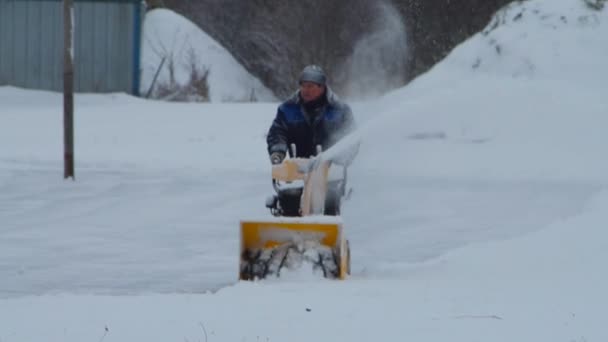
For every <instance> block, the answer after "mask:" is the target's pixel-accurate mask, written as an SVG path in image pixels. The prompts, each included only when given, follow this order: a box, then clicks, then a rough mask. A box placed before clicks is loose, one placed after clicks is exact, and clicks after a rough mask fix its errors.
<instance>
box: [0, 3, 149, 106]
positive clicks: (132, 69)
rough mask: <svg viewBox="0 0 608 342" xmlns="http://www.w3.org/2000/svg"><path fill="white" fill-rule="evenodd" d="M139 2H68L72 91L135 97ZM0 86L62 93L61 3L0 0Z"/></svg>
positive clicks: (139, 21) (138, 42)
mask: <svg viewBox="0 0 608 342" xmlns="http://www.w3.org/2000/svg"><path fill="white" fill-rule="evenodd" d="M141 6H142V4H141V2H140V1H138V0H122V1H121V0H110V1H100V0H94V1H90V0H89V1H79V0H76V1H75V2H74V16H75V36H74V44H75V45H74V82H75V91H77V92H127V93H131V94H137V93H138V87H139V46H140V43H141V37H140V35H141V30H140V28H141V20H140V19H139V18H140V16H141V10H142V7H141ZM0 85H14V86H18V87H24V88H33V89H47V90H55V91H61V90H62V89H63V4H62V1H60V0H0Z"/></svg>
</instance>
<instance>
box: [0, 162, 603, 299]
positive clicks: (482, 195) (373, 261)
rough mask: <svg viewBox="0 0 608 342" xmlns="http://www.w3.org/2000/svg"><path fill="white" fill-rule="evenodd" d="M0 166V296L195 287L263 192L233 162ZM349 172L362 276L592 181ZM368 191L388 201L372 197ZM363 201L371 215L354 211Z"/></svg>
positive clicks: (211, 271) (212, 284)
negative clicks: (68, 170)
mask: <svg viewBox="0 0 608 342" xmlns="http://www.w3.org/2000/svg"><path fill="white" fill-rule="evenodd" d="M24 164H27V165H26V166H27V171H24ZM0 175H1V178H0V179H1V181H0V182H1V183H0V190H1V192H0V208H1V209H0V217H1V218H2V221H3V222H10V225H9V226H8V227H7V226H4V227H3V228H4V229H3V235H2V245H3V250H2V254H3V258H2V260H1V261H0V278H1V279H3V281H2V282H1V283H0V296H2V297H14V296H24V295H42V294H49V293H52V294H57V293H83V294H92V293H94V294H112V295H118V294H121V295H122V294H140V293H200V292H205V291H207V290H217V289H219V288H221V287H223V286H226V285H228V284H233V283H235V282H236V274H237V263H238V253H237V249H238V245H237V244H238V235H237V234H238V230H237V228H238V220H239V219H240V218H241V217H247V216H249V215H257V216H259V215H260V214H262V213H265V209H264V208H263V202H264V198H265V195H266V194H268V193H269V191H271V188H270V186H269V183H268V182H267V179H266V175H265V174H264V173H256V172H247V173H239V171H238V170H226V171H224V172H218V171H212V172H208V171H205V170H196V169H174V170H150V169H141V168H138V167H136V166H132V167H130V168H124V167H123V168H121V167H118V166H116V167H111V166H109V165H106V166H105V167H100V166H87V165H80V166H79V172H78V179H77V181H76V182H71V181H68V182H64V181H63V180H62V179H61V178H60V175H61V168H58V167H57V165H56V164H50V163H31V162H30V163H29V164H28V163H26V162H21V163H19V162H17V161H15V160H13V161H6V160H5V161H3V162H2V171H1V172H0ZM357 176H359V175H357V174H356V173H355V175H354V177H353V180H352V181H353V182H354V183H357V184H361V186H358V187H356V188H355V189H354V191H353V195H352V198H351V200H350V201H349V202H346V204H345V205H344V217H345V221H346V225H347V228H348V234H349V235H348V236H349V238H350V240H351V245H352V248H353V272H354V274H353V277H355V278H363V279H374V278H377V277H379V276H381V277H387V276H390V277H400V275H403V272H402V271H403V270H407V269H408V267H409V266H410V265H411V264H414V263H419V262H423V261H427V260H429V259H432V258H435V257H438V256H440V255H442V254H443V253H444V252H446V251H449V250H452V249H454V248H457V247H461V246H463V245H465V244H469V243H477V242H483V241H488V240H500V239H504V238H509V237H514V236H518V235H522V234H525V233H528V232H531V231H534V230H538V229H541V228H543V227H545V226H547V225H549V224H550V223H553V222H556V221H560V220H563V219H565V218H567V217H568V216H572V215H575V214H577V213H579V212H580V211H581V210H582V208H583V206H584V205H585V202H586V201H587V200H588V199H589V198H590V197H591V196H592V195H594V193H595V192H596V191H597V190H598V188H596V187H593V186H590V185H576V184H542V183H538V182H528V183H525V182H499V181H494V182H482V181H476V182H471V181H468V182H467V181H457V180H441V179H439V180H434V179H401V180H400V181H399V182H398V183H395V184H398V186H394V187H392V188H386V187H379V186H378V184H377V183H375V182H374V181H373V180H368V181H366V182H357ZM370 177H371V176H370ZM232 179H239V180H241V181H240V182H233V181H231V180H232ZM386 181H387V180H386V179H384V180H383V182H386ZM374 198H383V199H388V198H390V199H393V200H391V201H384V202H383V206H377V205H375V204H374V203H373V199H374ZM365 207H369V208H373V209H374V212H367V211H364V210H355V208H365ZM351 209H352V210H351Z"/></svg>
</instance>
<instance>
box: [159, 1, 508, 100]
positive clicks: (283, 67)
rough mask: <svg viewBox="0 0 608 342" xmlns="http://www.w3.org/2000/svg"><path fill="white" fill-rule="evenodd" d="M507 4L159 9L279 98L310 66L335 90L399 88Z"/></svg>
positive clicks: (174, 5)
mask: <svg viewBox="0 0 608 342" xmlns="http://www.w3.org/2000/svg"><path fill="white" fill-rule="evenodd" d="M511 1H512V0H377V1H373V0H331V1H326V0H164V5H165V6H166V7H168V8H170V9H172V10H175V11H176V12H178V13H180V14H182V15H184V16H185V17H187V18H189V19H190V20H192V21H193V22H194V23H196V24H197V25H199V26H200V27H201V28H202V29H203V30H204V31H206V32H207V33H209V34H210V35H211V36H212V37H213V38H214V39H216V40H217V41H219V42H220V43H221V44H222V45H223V46H225V47H226V48H227V49H228V50H229V51H230V52H231V53H232V54H233V55H234V56H235V58H236V59H237V60H238V61H239V62H240V63H241V64H242V65H243V66H244V67H245V68H246V69H247V70H249V71H250V72H251V73H252V74H254V75H255V76H257V77H258V78H259V79H260V80H262V82H264V84H265V85H266V86H267V87H269V88H270V89H272V90H273V91H274V92H275V93H276V94H277V95H278V96H280V97H283V96H286V95H287V94H289V93H290V92H291V91H292V90H293V88H294V85H295V82H296V79H297V75H298V73H299V71H300V70H301V68H302V67H303V66H304V65H306V64H310V63H316V64H320V65H322V66H323V67H324V68H325V69H327V71H328V72H329V74H330V77H331V79H332V84H333V87H334V88H336V89H337V90H338V91H347V90H348V88H349V86H350V87H352V85H353V84H355V83H357V82H359V83H360V84H359V87H360V88H365V87H366V86H368V85H370V82H372V83H374V84H372V85H371V86H373V87H375V88H378V90H379V91H385V90H388V89H390V88H394V87H397V86H401V85H403V84H405V83H407V82H408V81H409V80H411V79H413V78H414V77H416V76H418V75H420V74H421V73H423V72H425V71H426V70H428V69H429V68H430V67H431V66H433V65H434V64H435V63H436V62H437V61H439V60H440V59H442V58H443V57H445V55H446V54H447V53H449V51H450V50H451V49H452V48H453V47H454V46H455V45H457V44H459V43H460V42H462V41H463V40H465V39H466V38H468V37H469V36H471V35H472V34H474V33H476V32H478V31H480V30H481V29H483V28H484V27H485V26H486V25H487V24H488V22H489V21H490V19H491V17H492V15H493V14H494V13H495V12H496V11H497V10H498V9H500V8H501V7H502V6H504V5H505V4H507V3H510V2H511ZM353 56H356V57H355V58H353ZM379 69H382V70H379ZM351 90H352V89H351ZM352 93H353V92H351V94H352ZM354 93H357V92H356V91H355V92H354Z"/></svg>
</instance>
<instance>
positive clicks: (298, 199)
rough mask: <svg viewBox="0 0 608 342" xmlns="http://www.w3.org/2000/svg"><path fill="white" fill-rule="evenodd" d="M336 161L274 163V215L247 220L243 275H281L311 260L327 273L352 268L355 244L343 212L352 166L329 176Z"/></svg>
mask: <svg viewBox="0 0 608 342" xmlns="http://www.w3.org/2000/svg"><path fill="white" fill-rule="evenodd" d="M331 167H333V166H331V162H329V161H322V159H320V158H318V157H317V158H314V159H306V158H292V159H286V160H284V161H283V163H282V164H279V165H273V167H272V183H273V187H274V189H275V192H276V194H275V195H273V196H271V197H270V198H269V199H268V200H267V202H266V207H267V208H269V209H270V212H271V213H272V214H273V216H274V217H272V218H270V219H263V220H256V221H241V261H240V279H241V280H255V279H263V278H267V277H269V276H275V277H279V276H280V275H281V272H282V271H285V270H294V269H299V268H302V267H306V266H305V264H306V265H309V266H310V265H312V269H313V272H315V273H317V272H318V273H319V274H322V275H323V277H325V278H332V279H345V278H346V276H347V275H348V274H350V249H349V245H348V241H347V240H346V238H345V236H344V230H343V227H342V219H341V217H340V199H341V197H342V196H343V195H344V193H345V191H344V189H345V181H346V169H345V168H344V169H343V176H342V177H341V179H338V180H337V181H336V180H332V181H328V175H329V171H330V168H331ZM336 167H338V166H336Z"/></svg>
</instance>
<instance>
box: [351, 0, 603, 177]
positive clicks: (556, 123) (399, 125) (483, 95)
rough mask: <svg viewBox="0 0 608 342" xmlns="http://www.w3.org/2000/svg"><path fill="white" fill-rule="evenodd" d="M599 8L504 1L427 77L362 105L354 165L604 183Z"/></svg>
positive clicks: (437, 173) (401, 171) (404, 172)
mask: <svg viewBox="0 0 608 342" xmlns="http://www.w3.org/2000/svg"><path fill="white" fill-rule="evenodd" d="M607 12H608V11H606V10H604V11H602V12H598V11H593V10H590V9H588V8H587V7H586V6H585V5H584V3H583V2H582V1H574V0H572V1H528V2H523V3H514V4H513V5H511V6H509V7H507V8H506V9H505V10H504V11H503V12H500V13H499V14H498V15H497V19H496V20H495V22H494V23H491V24H490V26H489V27H488V28H487V29H486V30H485V31H484V32H483V33H479V34H477V35H476V36H474V37H472V38H471V39H469V40H468V41H466V42H465V43H463V44H462V45H460V46H459V47H457V48H456V49H455V50H454V51H453V53H452V54H450V55H449V56H448V57H447V58H446V59H445V60H444V61H443V62H441V63H439V64H438V65H437V66H436V67H435V68H433V69H432V70H431V71H430V72H429V73H427V74H425V75H423V76H421V77H420V78H418V79H417V80H415V81H414V82H412V84H410V85H409V86H408V87H406V88H404V89H400V90H398V91H395V92H393V93H391V94H389V95H388V96H386V97H385V99H383V100H381V101H379V102H377V103H376V104H374V105H373V106H372V105H368V104H365V105H364V106H363V109H362V110H360V112H363V113H360V118H361V121H367V120H368V119H369V125H364V127H363V129H362V131H361V132H358V135H359V138H361V137H363V138H364V139H365V140H366V142H365V143H364V145H363V150H364V151H363V153H362V155H364V156H365V160H364V161H362V162H361V163H360V164H361V167H363V168H368V169H369V168H378V169H380V170H381V171H384V172H391V173H393V174H395V175H397V174H398V175H402V176H407V175H410V176H426V177H435V176H437V177H458V178H464V179H480V178H481V179H489V180H491V179H503V180H504V179H514V178H515V179H520V180H579V181H602V182H604V181H606V180H607V179H608V178H607V177H606V175H608V161H607V160H606V159H605V158H601V157H600V156H601V155H602V154H603V144H604V141H605V133H604V129H603V127H606V126H607V125H608V117H607V116H606V115H605V114H606V113H607V112H608V103H607V102H606V101H602V98H603V97H604V95H603V92H604V91H603V89H604V87H603V86H602V85H601V84H602V82H605V80H606V79H608V68H607V63H606V61H607V59H606V56H608V41H607V40H606V37H608V24H607V23H608V14H607ZM378 107H379V108H380V110H378ZM375 113H381V117H377V115H376V114H375ZM383 152H387V153H383ZM387 162H391V163H395V164H396V165H395V167H390V168H386V167H385V166H384V165H385V164H386V163H387Z"/></svg>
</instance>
